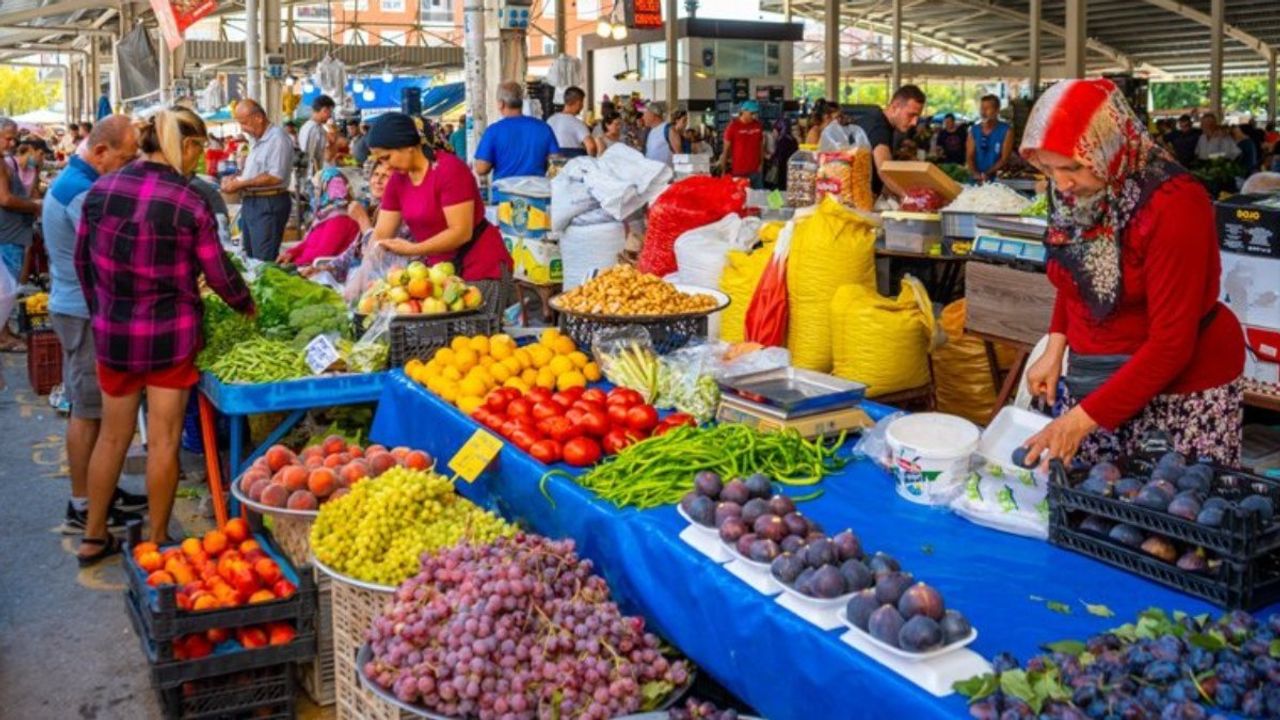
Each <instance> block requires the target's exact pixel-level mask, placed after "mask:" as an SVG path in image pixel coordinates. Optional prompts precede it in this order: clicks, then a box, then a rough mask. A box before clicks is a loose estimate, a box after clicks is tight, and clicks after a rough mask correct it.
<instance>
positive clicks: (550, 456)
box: [529, 440, 561, 465]
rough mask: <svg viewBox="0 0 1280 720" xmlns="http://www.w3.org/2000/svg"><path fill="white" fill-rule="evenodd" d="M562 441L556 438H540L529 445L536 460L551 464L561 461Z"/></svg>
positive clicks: (530, 452)
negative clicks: (559, 441) (557, 440)
mask: <svg viewBox="0 0 1280 720" xmlns="http://www.w3.org/2000/svg"><path fill="white" fill-rule="evenodd" d="M560 452H561V450H560V443H558V442H556V441H555V440H539V441H538V442H536V443H534V444H533V445H531V446H529V454H530V455H532V456H533V459H534V460H537V461H538V462H540V463H546V464H547V465H550V464H552V463H558V462H560Z"/></svg>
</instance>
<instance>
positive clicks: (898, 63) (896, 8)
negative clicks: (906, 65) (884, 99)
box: [889, 0, 902, 95]
mask: <svg viewBox="0 0 1280 720" xmlns="http://www.w3.org/2000/svg"><path fill="white" fill-rule="evenodd" d="M900 87H902V0H893V59H892V61H891V62H890V63H889V94H890V95H892V94H893V93H895V92H897V91H898V88H900Z"/></svg>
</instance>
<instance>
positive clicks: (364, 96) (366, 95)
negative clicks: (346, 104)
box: [360, 86, 377, 102]
mask: <svg viewBox="0 0 1280 720" xmlns="http://www.w3.org/2000/svg"><path fill="white" fill-rule="evenodd" d="M376 97H377V95H376V94H375V93H374V92H373V88H371V87H368V86H366V87H365V89H364V92H362V93H360V99H361V100H364V101H365V102H373V100H374V98H376Z"/></svg>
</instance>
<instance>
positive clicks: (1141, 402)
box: [1048, 175, 1245, 430]
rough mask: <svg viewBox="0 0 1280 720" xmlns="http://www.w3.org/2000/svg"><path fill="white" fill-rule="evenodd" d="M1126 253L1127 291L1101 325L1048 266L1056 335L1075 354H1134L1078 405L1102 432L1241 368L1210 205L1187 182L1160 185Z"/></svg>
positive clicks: (1137, 218)
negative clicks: (1222, 292) (1223, 296)
mask: <svg viewBox="0 0 1280 720" xmlns="http://www.w3.org/2000/svg"><path fill="white" fill-rule="evenodd" d="M1123 235H1124V236H1123V238H1122V240H1121V242H1122V248H1121V263H1122V268H1121V281H1122V284H1123V290H1122V294H1121V297H1120V302H1119V303H1118V304H1117V306H1116V308H1115V310H1113V311H1112V313H1111V314H1110V315H1109V316H1107V317H1106V318H1105V319H1103V320H1102V321H1101V322H1099V321H1096V320H1095V319H1094V318H1093V315H1092V314H1091V313H1090V312H1089V308H1088V306H1087V305H1086V304H1085V302H1084V300H1083V299H1082V298H1081V296H1080V291H1079V288H1077V286H1076V284H1075V281H1074V279H1073V278H1072V277H1071V274H1070V272H1068V271H1067V269H1066V268H1065V267H1063V266H1062V265H1060V264H1058V263H1056V262H1052V261H1051V262H1050V263H1049V266H1048V275H1049V280H1050V281H1051V282H1052V283H1053V285H1054V287H1056V288H1057V290H1058V296H1057V300H1056V301H1055V303H1054V308H1053V320H1052V322H1051V324H1050V332H1056V333H1063V334H1065V335H1066V336H1067V345H1068V347H1070V348H1071V352H1073V353H1079V354H1084V355H1131V356H1132V357H1131V358H1130V360H1129V361H1128V362H1127V363H1125V364H1124V366H1123V367H1122V368H1120V370H1119V371H1118V372H1116V374H1115V375H1113V376H1112V377H1111V378H1110V379H1108V380H1107V381H1106V382H1105V383H1103V385H1102V386H1101V387H1100V388H1098V389H1097V390H1096V391H1094V392H1093V393H1092V394H1090V395H1089V396H1088V397H1086V398H1085V399H1084V401H1083V402H1081V406H1082V407H1083V408H1084V411H1085V412H1087V413H1088V414H1089V417H1091V418H1093V419H1094V421H1095V422H1097V423H1098V424H1099V425H1101V426H1102V427H1104V428H1106V429H1108V430H1114V429H1115V428H1117V427H1118V426H1120V425H1122V424H1124V423H1125V422H1127V421H1128V420H1130V419H1132V418H1133V417H1134V416H1136V415H1137V414H1138V413H1140V412H1141V411H1142V409H1143V408H1144V407H1146V406H1147V404H1148V403H1150V402H1151V400H1152V399H1154V398H1155V397H1156V396H1157V395H1165V394H1183V393H1191V392H1197V391H1200V390H1207V389H1209V388H1213V387H1217V386H1219V385H1223V384H1226V383H1229V382H1231V381H1233V380H1235V379H1236V378H1237V377H1239V376H1240V374H1241V372H1243V371H1244V352H1245V343H1244V334H1243V332H1242V330H1241V328H1240V322H1239V321H1238V320H1237V319H1236V317H1235V315H1233V314H1232V312H1231V311H1230V310H1229V309H1228V308H1227V307H1226V306H1225V305H1219V306H1218V311H1217V314H1216V316H1215V317H1214V319H1213V320H1212V321H1211V322H1210V323H1209V325H1208V326H1207V327H1205V328H1203V329H1201V327H1200V322H1201V320H1202V319H1203V318H1204V317H1205V316H1206V315H1207V314H1208V313H1209V311H1210V310H1212V309H1213V307H1214V306H1215V305H1218V283H1219V278H1220V276H1221V274H1222V259H1221V257H1220V256H1219V254H1218V235H1217V229H1216V227H1215V225H1214V215H1213V204H1212V203H1211V202H1210V201H1209V196H1208V194H1207V193H1206V192H1205V190H1204V188H1203V187H1202V186H1201V185H1200V183H1198V182H1197V181H1196V180H1195V179H1194V178H1193V177H1191V176H1190V175H1180V176H1178V177H1176V178H1173V179H1172V180H1169V181H1168V182H1165V183H1164V184H1163V185H1161V186H1160V187H1159V188H1158V189H1157V190H1156V191H1155V192H1153V193H1152V195H1151V196H1150V197H1149V198H1148V199H1147V202H1146V204H1145V205H1143V206H1142V207H1141V208H1139V209H1138V210H1137V212H1136V213H1135V214H1134V217H1133V219H1132V220H1130V222H1129V225H1128V226H1127V228H1126V230H1125V232H1124V234H1123Z"/></svg>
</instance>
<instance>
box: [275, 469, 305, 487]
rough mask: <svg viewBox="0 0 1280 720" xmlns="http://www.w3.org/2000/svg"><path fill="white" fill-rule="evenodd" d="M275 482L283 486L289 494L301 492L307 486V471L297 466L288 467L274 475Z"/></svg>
mask: <svg viewBox="0 0 1280 720" xmlns="http://www.w3.org/2000/svg"><path fill="white" fill-rule="evenodd" d="M275 482H277V483H279V484H281V485H283V486H284V487H285V489H286V490H288V491H289V492H293V491H294V490H301V489H302V488H304V487H306V486H307V470H306V468H303V467H299V466H297V465H290V466H289V467H287V468H285V469H283V470H281V471H280V472H278V473H276V480H275Z"/></svg>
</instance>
